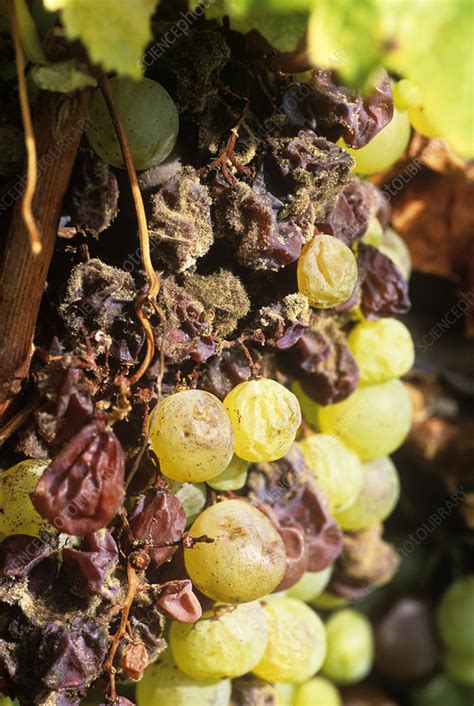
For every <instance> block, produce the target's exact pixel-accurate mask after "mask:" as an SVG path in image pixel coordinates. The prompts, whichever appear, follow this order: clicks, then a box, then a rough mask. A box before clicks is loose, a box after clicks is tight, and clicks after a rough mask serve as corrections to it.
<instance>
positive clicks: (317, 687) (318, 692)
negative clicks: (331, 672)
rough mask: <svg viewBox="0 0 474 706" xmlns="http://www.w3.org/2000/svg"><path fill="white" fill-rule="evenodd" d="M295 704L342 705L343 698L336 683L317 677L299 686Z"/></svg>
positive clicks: (301, 705) (311, 705) (306, 705)
mask: <svg viewBox="0 0 474 706" xmlns="http://www.w3.org/2000/svg"><path fill="white" fill-rule="evenodd" d="M293 706H342V699H341V695H340V693H339V691H338V690H337V689H336V687H335V686H334V684H331V682H330V681H328V680H327V679H324V677H315V678H314V679H310V680H309V681H307V682H306V683H305V684H302V685H301V686H299V687H298V689H297V690H296V696H295V700H294V702H293Z"/></svg>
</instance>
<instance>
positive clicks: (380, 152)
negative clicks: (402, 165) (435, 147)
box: [338, 108, 410, 174]
mask: <svg viewBox="0 0 474 706" xmlns="http://www.w3.org/2000/svg"><path fill="white" fill-rule="evenodd" d="M409 140H410V120H409V119H408V114H407V112H406V111H404V110H403V111H402V110H397V108H394V110H393V118H392V119H391V120H390V122H389V123H388V125H386V126H385V127H384V128H383V129H382V130H380V132H378V133H377V134H376V135H375V137H373V138H372V139H371V140H370V142H368V143H367V144H366V145H364V147H361V148H360V149H358V150H355V149H351V148H350V147H348V146H347V145H346V144H345V142H344V140H343V139H342V138H341V140H339V141H338V144H340V146H341V147H343V149H345V150H347V151H348V152H349V154H350V155H351V156H352V157H353V158H354V160H355V165H354V168H353V171H354V172H356V174H376V173H377V172H383V171H384V170H385V169H388V168H389V167H391V166H392V164H395V162H396V161H397V159H398V158H399V157H400V156H401V155H402V154H403V152H404V151H405V150H406V148H407V146H408V142H409Z"/></svg>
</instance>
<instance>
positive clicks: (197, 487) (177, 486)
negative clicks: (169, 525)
mask: <svg viewBox="0 0 474 706" xmlns="http://www.w3.org/2000/svg"><path fill="white" fill-rule="evenodd" d="M168 484H169V489H170V493H172V494H173V495H176V497H177V498H178V500H179V502H180V503H181V505H182V506H183V510H184V512H185V513H186V527H189V525H190V524H192V523H193V522H194V520H195V519H196V517H197V516H198V515H199V514H200V513H201V512H202V510H203V508H204V507H205V505H206V501H207V488H206V484H205V483H180V482H179V481H177V480H170V481H169V483H168Z"/></svg>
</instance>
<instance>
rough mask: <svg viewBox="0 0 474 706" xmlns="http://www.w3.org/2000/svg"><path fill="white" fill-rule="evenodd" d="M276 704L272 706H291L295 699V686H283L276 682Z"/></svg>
mask: <svg viewBox="0 0 474 706" xmlns="http://www.w3.org/2000/svg"><path fill="white" fill-rule="evenodd" d="M274 690H275V698H276V703H275V705H274V706H293V700H294V698H295V693H296V686H295V685H294V684H283V683H282V682H276V683H275V684H274Z"/></svg>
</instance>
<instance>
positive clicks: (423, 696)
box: [412, 674, 472, 706]
mask: <svg viewBox="0 0 474 706" xmlns="http://www.w3.org/2000/svg"><path fill="white" fill-rule="evenodd" d="M412 703H413V706H470V704H471V703H472V701H466V700H465V699H464V696H463V694H462V691H461V689H460V688H459V687H458V686H457V685H456V684H453V683H452V682H451V681H449V679H447V677H446V676H445V675H444V674H438V675H437V676H435V677H433V679H431V681H429V682H428V683H427V684H424V685H423V686H421V687H418V688H416V689H414V690H413V692H412Z"/></svg>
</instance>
